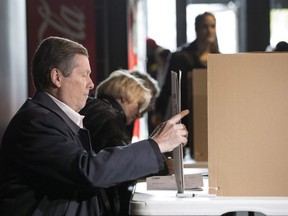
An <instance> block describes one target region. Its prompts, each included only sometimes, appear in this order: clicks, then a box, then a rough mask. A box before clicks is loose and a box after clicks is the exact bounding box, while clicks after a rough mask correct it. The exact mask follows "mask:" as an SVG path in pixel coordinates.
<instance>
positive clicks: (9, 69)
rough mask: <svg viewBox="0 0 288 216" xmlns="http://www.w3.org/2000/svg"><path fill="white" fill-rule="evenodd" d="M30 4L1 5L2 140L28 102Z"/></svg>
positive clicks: (7, 0)
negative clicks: (27, 45)
mask: <svg viewBox="0 0 288 216" xmlns="http://www.w3.org/2000/svg"><path fill="white" fill-rule="evenodd" d="M27 95H28V93H27V48H26V1H25V0H1V1H0V101H1V102H0V139H2V135H3V133H4V130H5V128H6V127H7V124H8V123H9V121H10V119H11V118H12V116H13V115H14V114H15V113H16V112H17V110H18V109H19V107H20V106H21V105H22V103H23V102H24V101H25V99H26V98H27Z"/></svg>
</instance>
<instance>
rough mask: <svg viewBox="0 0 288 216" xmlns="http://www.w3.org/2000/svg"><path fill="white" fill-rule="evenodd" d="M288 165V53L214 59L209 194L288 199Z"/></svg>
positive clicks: (214, 56)
mask: <svg viewBox="0 0 288 216" xmlns="http://www.w3.org/2000/svg"><path fill="white" fill-rule="evenodd" d="M287 164H288V53H242V54H211V55H209V61H208V169H209V187H211V188H210V193H216V194H217V195H218V196H288V168H287ZM216 188H218V190H215V189H216Z"/></svg>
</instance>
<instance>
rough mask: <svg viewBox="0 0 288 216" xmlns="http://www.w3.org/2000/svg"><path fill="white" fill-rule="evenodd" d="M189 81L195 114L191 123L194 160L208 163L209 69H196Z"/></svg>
mask: <svg viewBox="0 0 288 216" xmlns="http://www.w3.org/2000/svg"><path fill="white" fill-rule="evenodd" d="M188 80H189V81H188V82H189V84H190V85H189V86H191V89H190V90H189V91H190V92H192V104H191V106H192V108H191V110H192V113H193V114H192V115H191V120H190V121H191V123H192V125H193V127H192V128H193V148H194V160H195V161H207V160H208V134H207V69H194V70H193V71H192V73H191V75H190V79H188ZM191 84H192V85H191Z"/></svg>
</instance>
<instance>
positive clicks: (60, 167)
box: [4, 110, 164, 190]
mask: <svg viewBox="0 0 288 216" xmlns="http://www.w3.org/2000/svg"><path fill="white" fill-rule="evenodd" d="M31 113H33V114H31ZM13 121H14V122H18V123H19V122H20V121H21V124H15V127H13V122H12V124H11V126H10V128H9V129H8V130H9V133H7V134H8V135H7V136H6V138H5V140H4V143H6V144H5V145H7V146H9V150H8V152H10V153H11V155H10V156H9V157H10V158H9V159H8V160H10V161H11V163H15V164H16V163H17V165H19V166H20V167H21V172H22V173H23V175H24V176H25V178H27V179H31V178H34V181H37V180H39V181H40V182H41V181H42V180H43V179H45V181H46V182H51V183H53V182H54V183H57V184H60V185H61V184H63V185H65V187H73V189H75V188H79V189H81V190H82V189H83V188H86V189H91V188H103V187H110V186H113V185H115V184H118V183H120V182H124V181H128V180H135V179H138V178H140V177H143V176H146V175H149V174H152V173H157V172H159V170H160V169H162V168H163V166H164V165H163V161H161V160H160V159H159V158H161V157H162V155H161V153H160V150H159V148H158V146H157V144H155V143H153V142H151V141H149V140H144V141H141V142H138V143H134V144H130V145H128V146H125V147H115V148H108V149H106V150H102V151H100V152H99V153H98V154H95V153H93V152H92V153H89V152H87V151H86V150H85V149H84V148H83V145H82V143H81V142H80V139H79V137H78V136H79V134H74V133H73V131H71V130H70V128H69V127H68V126H67V124H66V123H65V122H64V121H63V120H62V119H61V118H59V116H57V115H55V114H54V113H53V112H49V111H47V110H45V111H40V112H39V111H38V110H35V111H34V112H29V114H28V113H27V114H21V115H18V118H16V119H14V120H13ZM16 125H17V126H16ZM18 125H21V126H20V128H19V127H18ZM81 140H82V139H81ZM87 140H89V137H87ZM82 142H83V141H82ZM12 152H13V153H12Z"/></svg>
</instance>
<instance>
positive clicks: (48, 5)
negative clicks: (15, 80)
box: [26, 0, 96, 96]
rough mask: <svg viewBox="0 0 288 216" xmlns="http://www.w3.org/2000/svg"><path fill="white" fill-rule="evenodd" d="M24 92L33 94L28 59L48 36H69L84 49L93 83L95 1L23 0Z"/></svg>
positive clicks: (94, 70)
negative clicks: (25, 26)
mask: <svg viewBox="0 0 288 216" xmlns="http://www.w3.org/2000/svg"><path fill="white" fill-rule="evenodd" d="M26 2H27V32H28V35H27V40H28V47H27V48H28V65H29V68H28V69H29V70H28V71H29V75H28V86H29V89H28V92H29V96H32V95H33V93H34V91H35V90H34V88H33V82H32V77H31V70H30V69H31V60H32V57H33V54H34V52H35V49H36V48H37V46H38V45H39V43H40V42H41V41H42V40H43V39H44V38H46V37H48V36H59V37H65V38H69V39H71V40H74V41H77V42H79V43H81V44H82V45H83V46H85V47H86V48H87V49H88V52H89V56H90V64H91V69H92V74H91V78H92V80H93V82H94V83H96V26H95V25H96V22H95V8H96V6H95V0H27V1H26Z"/></svg>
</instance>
